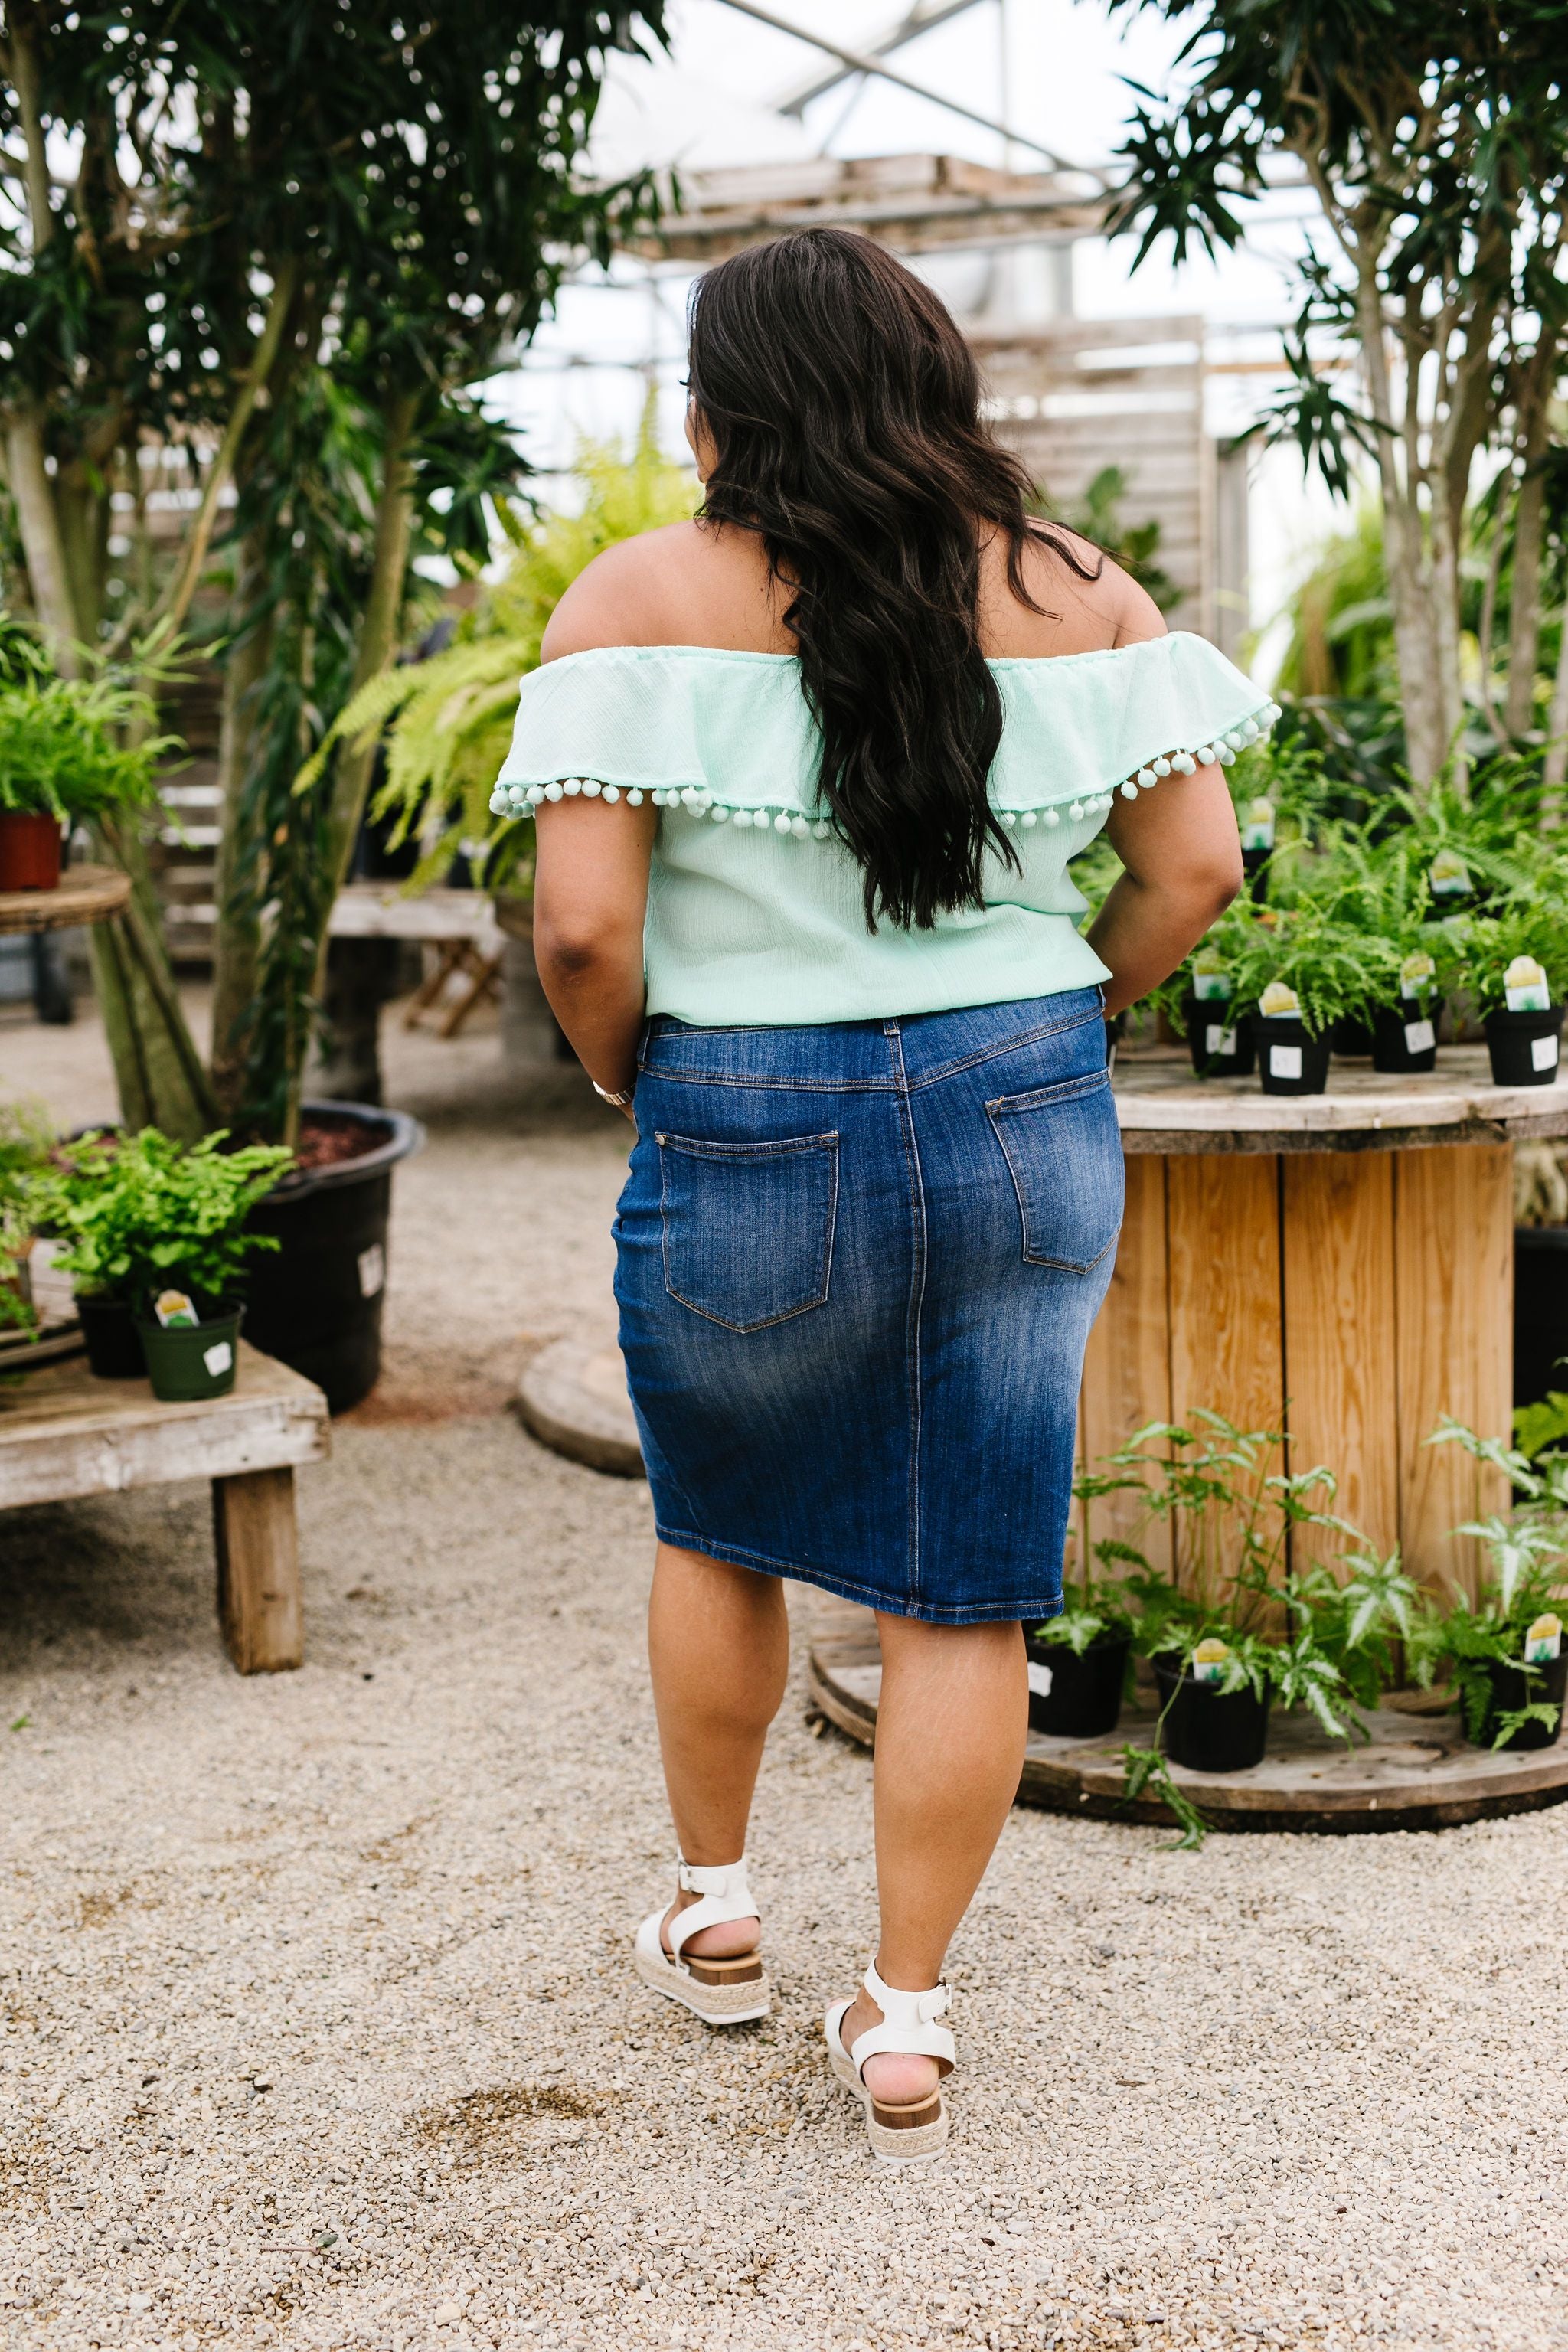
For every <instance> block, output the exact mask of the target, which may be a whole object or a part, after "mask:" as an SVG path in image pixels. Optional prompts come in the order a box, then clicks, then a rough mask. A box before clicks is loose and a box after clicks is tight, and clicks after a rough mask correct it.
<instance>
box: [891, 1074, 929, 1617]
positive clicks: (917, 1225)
mask: <svg viewBox="0 0 1568 2352" xmlns="http://www.w3.org/2000/svg"><path fill="white" fill-rule="evenodd" d="M888 1043H889V1049H890V1051H891V1053H892V1055H893V1058H894V1061H895V1062H896V1064H897V1066H898V1072H899V1078H900V1089H899V1097H898V1118H899V1140H900V1144H901V1145H902V1147H903V1153H904V1166H905V1170H906V1171H907V1174H908V1179H909V1187H910V1296H909V1304H908V1306H907V1307H906V1309H905V1313H904V1380H905V1384H906V1387H907V1390H908V1394H909V1444H910V1475H909V1494H908V1502H907V1509H908V1514H909V1517H908V1528H909V1533H908V1537H907V1543H908V1549H909V1557H908V1560H907V1562H906V1570H905V1573H906V1578H907V1585H906V1589H907V1591H908V1593H909V1596H910V1608H911V1609H917V1610H918V1608H919V1606H920V1599H921V1309H922V1307H924V1304H925V1272H926V1214H925V1191H924V1187H923V1185H922V1184H921V1160H920V1147H919V1145H918V1144H917V1143H916V1141H915V1115H914V1108H913V1106H912V1104H911V1103H910V1090H909V1077H908V1074H907V1072H906V1071H905V1068H904V1041H903V1038H902V1036H901V1035H900V1033H899V1031H898V1030H897V1029H896V1028H893V1029H890V1030H889V1038H888Z"/></svg>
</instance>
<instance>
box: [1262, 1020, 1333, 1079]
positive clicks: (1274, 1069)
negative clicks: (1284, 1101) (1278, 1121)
mask: <svg viewBox="0 0 1568 2352" xmlns="http://www.w3.org/2000/svg"><path fill="white" fill-rule="evenodd" d="M1252 1025H1253V1030H1254V1033H1255V1034H1256V1036H1257V1039H1258V1077H1259V1079H1260V1080H1261V1082H1262V1087H1263V1091H1264V1093H1265V1094H1266V1095H1321V1093H1322V1091H1323V1088H1324V1087H1326V1086H1327V1085H1328V1083H1329V1051H1330V1048H1329V1033H1328V1031H1327V1030H1325V1031H1324V1032H1323V1034H1322V1035H1321V1037H1314V1036H1312V1035H1311V1034H1310V1033H1309V1031H1308V1028H1307V1024H1306V1023H1305V1022H1304V1021H1303V1020H1302V1018H1301V1016H1300V1013H1254V1015H1253V1023H1252Z"/></svg>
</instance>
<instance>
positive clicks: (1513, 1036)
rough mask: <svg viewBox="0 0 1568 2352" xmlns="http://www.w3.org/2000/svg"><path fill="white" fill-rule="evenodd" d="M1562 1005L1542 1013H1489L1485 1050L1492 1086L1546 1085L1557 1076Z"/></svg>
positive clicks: (1553, 1006) (1549, 1006) (1551, 1006)
mask: <svg viewBox="0 0 1568 2352" xmlns="http://www.w3.org/2000/svg"><path fill="white" fill-rule="evenodd" d="M1562 1038H1563V1007H1562V1005H1560V1004H1549V1005H1548V1006H1547V1008H1546V1010H1545V1012H1544V1013H1488V1014H1487V1051H1488V1052H1489V1054H1490V1055H1491V1057H1492V1084H1493V1086H1494V1087H1549V1086H1551V1085H1552V1084H1553V1082H1554V1081H1555V1079H1556V1076H1557V1063H1558V1055H1559V1048H1560V1046H1561V1044H1562Z"/></svg>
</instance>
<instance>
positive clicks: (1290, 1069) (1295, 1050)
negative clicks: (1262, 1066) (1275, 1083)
mask: <svg viewBox="0 0 1568 2352" xmlns="http://www.w3.org/2000/svg"><path fill="white" fill-rule="evenodd" d="M1268 1070H1269V1075H1270V1076H1272V1077H1276V1078H1299V1077H1300V1075H1301V1048H1300V1045H1270V1047H1269V1048H1268Z"/></svg>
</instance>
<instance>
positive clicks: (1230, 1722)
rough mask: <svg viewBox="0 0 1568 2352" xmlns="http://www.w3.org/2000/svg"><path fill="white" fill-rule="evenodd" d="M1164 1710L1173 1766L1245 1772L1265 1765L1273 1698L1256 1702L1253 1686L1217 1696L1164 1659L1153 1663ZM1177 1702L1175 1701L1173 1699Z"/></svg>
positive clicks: (1167, 1746) (1208, 1686)
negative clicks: (1270, 1702)
mask: <svg viewBox="0 0 1568 2352" xmlns="http://www.w3.org/2000/svg"><path fill="white" fill-rule="evenodd" d="M1154 1680H1155V1682H1156V1684H1157V1685H1159V1691H1160V1705H1161V1707H1162V1709H1163V1708H1164V1707H1165V1706H1167V1704H1168V1706H1169V1709H1170V1712H1169V1713H1168V1714H1167V1715H1166V1716H1165V1729H1164V1741H1165V1753H1166V1755H1167V1756H1169V1758H1170V1759H1171V1761H1172V1763H1173V1764H1183V1765H1185V1767H1186V1769H1187V1770H1188V1771H1189V1772H1245V1771H1246V1770H1247V1768H1248V1767H1249V1766H1250V1765H1253V1764H1261V1763H1262V1761H1263V1751H1264V1748H1266V1747H1267V1745H1268V1706H1269V1700H1270V1698H1271V1696H1272V1694H1271V1693H1270V1692H1268V1691H1267V1690H1266V1691H1265V1692H1264V1694H1263V1696H1262V1697H1261V1698H1260V1699H1259V1698H1255V1697H1254V1696H1253V1695H1252V1686H1251V1685H1250V1684H1248V1685H1246V1686H1245V1687H1244V1688H1243V1689H1241V1690H1238V1691H1220V1690H1215V1687H1214V1685H1213V1684H1212V1683H1200V1682H1194V1679H1193V1677H1192V1675H1184V1674H1180V1673H1178V1671H1177V1669H1176V1668H1175V1667H1174V1666H1171V1665H1166V1664H1164V1663H1163V1661H1162V1660H1161V1659H1159V1658H1156V1659H1155V1661H1154ZM1173 1692H1174V1694H1175V1696H1172V1693H1173Z"/></svg>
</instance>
